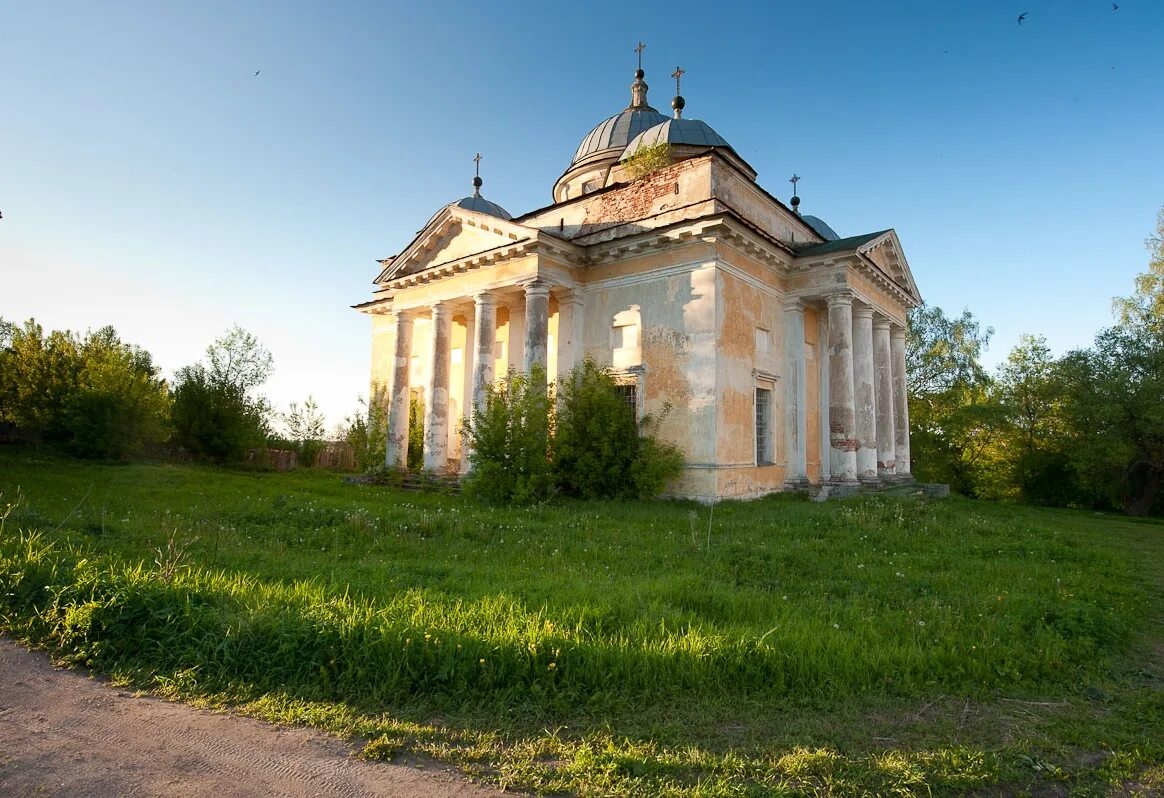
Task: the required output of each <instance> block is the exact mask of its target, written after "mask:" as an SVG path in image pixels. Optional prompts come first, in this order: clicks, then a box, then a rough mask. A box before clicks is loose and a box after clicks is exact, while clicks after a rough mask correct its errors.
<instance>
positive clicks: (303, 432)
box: [283, 396, 326, 466]
mask: <svg viewBox="0 0 1164 798" xmlns="http://www.w3.org/2000/svg"><path fill="white" fill-rule="evenodd" d="M283 423H284V424H285V425H286V427H287V436H288V438H289V439H290V440H291V442H292V443H293V444H294V446H295V450H296V452H297V453H298V455H299V463H300V464H301V465H306V466H311V465H314V463H315V458H316V457H318V456H319V452H320V451H321V450H322V449H323V436H324V425H325V423H326V422H325V419H324V417H323V413H321V412H319V405H317V404H316V403H315V399H313V398H312V397H311V396H308V397H307V399H306V400H305V401H304V402H303V406H302V407H300V405H299V404H298V403H297V402H292V403H291V407H290V412H288V413H287V414H286V415H284V416H283Z"/></svg>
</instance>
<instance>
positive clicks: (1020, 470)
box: [995, 335, 1078, 506]
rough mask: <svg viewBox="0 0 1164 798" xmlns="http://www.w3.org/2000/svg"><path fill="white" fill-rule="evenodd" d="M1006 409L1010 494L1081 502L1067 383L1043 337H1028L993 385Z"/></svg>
mask: <svg viewBox="0 0 1164 798" xmlns="http://www.w3.org/2000/svg"><path fill="white" fill-rule="evenodd" d="M995 386H996V390H997V396H998V401H999V402H1000V403H1001V405H1002V417H1001V419H1000V421H1001V422H1002V424H1003V429H1002V434H1001V436H1000V437H1001V445H1002V447H1003V448H1004V449H1005V459H1006V466H1007V468H1006V472H1007V473H1006V474H1005V480H1006V482H1007V487H1008V488H1009V489H1010V490H1009V491H1008V493H1010V494H1011V495H1013V496H1014V497H1017V498H1021V499H1022V500H1024V501H1027V502H1031V503H1033V504H1050V505H1056V506H1066V505H1068V504H1071V503H1073V502H1075V501H1076V500H1077V499H1078V486H1077V484H1076V480H1075V472H1074V469H1073V467H1072V465H1071V462H1070V459H1069V457H1068V452H1069V450H1070V448H1071V445H1070V442H1069V439H1070V438H1071V432H1070V430H1069V429H1068V427H1067V425H1066V424H1065V422H1064V410H1063V390H1064V386H1063V377H1062V370H1061V368H1060V364H1059V362H1058V361H1056V360H1055V358H1053V357H1052V356H1051V350H1050V349H1049V348H1048V346H1047V341H1046V339H1045V338H1043V337H1042V336H1033V335H1024V336H1023V337H1022V338H1021V339H1020V341H1019V344H1018V345H1017V346H1016V347H1015V348H1014V349H1012V350H1011V352H1010V355H1009V356H1008V357H1007V360H1006V363H1004V364H1003V365H1002V366H1001V367H1000V368H999V372H998V377H997V379H996V380H995Z"/></svg>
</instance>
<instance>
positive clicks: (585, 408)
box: [466, 358, 683, 503]
mask: <svg viewBox="0 0 1164 798" xmlns="http://www.w3.org/2000/svg"><path fill="white" fill-rule="evenodd" d="M542 384H543V379H542V374H541V372H535V375H534V377H533V378H526V377H525V376H523V375H521V374H518V373H517V372H515V371H512V370H511V371H510V372H509V374H508V375H506V378H505V379H504V380H503V381H501V382H500V383H498V384H497V385H495V386H493V387H491V388H490V390H489V394H488V398H487V400H486V407H485V409H484V411H483V412H479V413H477V414H476V415H475V416H474V418H473V421H472V424H471V425H467V431H466V434H467V436H468V438H469V439H470V442H471V444H472V448H473V452H472V454H471V455H470V461H471V463H472V465H473V469H472V472H471V475H470V478H469V482H468V484H467V486H466V487H467V489H468V490H469V492H470V493H471V494H474V495H477V496H480V497H482V498H484V499H486V500H488V501H493V502H517V503H527V502H531V501H538V500H541V499H544V498H547V497H548V496H549V495H550V494H551V493H553V492H555V491H556V492H560V493H562V494H563V495H566V496H572V497H577V498H582V499H603V498H648V497H651V496H656V495H658V494H659V493H660V492H661V491H662V490H663V488H664V487H665V485H666V484H667V482H668V481H669V480H671V479H674V478H675V477H677V476H678V475H679V473H680V472H681V471H682V469H683V454H682V452H680V451H679V449H678V448H677V447H675V446H674V445H673V444H670V443H668V442H666V441H662V440H660V439H659V438H658V428H659V423H660V422H661V420H662V417H655V416H652V415H649V414H648V415H647V416H646V417H645V418H644V419H643V420H642V421H641V422H636V420H635V412H634V409H633V408H631V407H630V405H628V404H627V402H626V400H625V399H624V398H623V397H622V396H620V395H619V393H618V391H617V386H616V384H615V382H614V378H613V377H612V376H611V375H610V373H609V372H608V371H606V370H605V369H603V368H601V367H599V366H598V365H597V364H596V363H595V362H594V361H593V360H591V359H589V358H587V359H586V360H585V361H584V362H583V363H582V364H581V365H580V366H578V367H577V368H575V369H574V370H573V371H571V372H570V374H569V376H568V377H566V378H565V380H563V382H562V384H561V387H560V391H559V393H558V401H557V410H556V412H555V409H554V405H555V403H554V401H553V400H552V398H551V396H550V392H548V391H546V390H541V389H539V388H538V387H537V386H539V385H542ZM669 410H670V406H669V405H666V406H664V409H663V416H665V415H666V413H667V412H668V411H669Z"/></svg>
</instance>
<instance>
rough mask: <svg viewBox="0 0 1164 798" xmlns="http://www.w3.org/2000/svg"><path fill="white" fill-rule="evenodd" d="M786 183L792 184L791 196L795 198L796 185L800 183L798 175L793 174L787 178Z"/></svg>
mask: <svg viewBox="0 0 1164 798" xmlns="http://www.w3.org/2000/svg"><path fill="white" fill-rule="evenodd" d="M788 182H789V183H791V184H792V196H794V197H795V196H796V184H797V183H799V182H800V175H798V174H796V173H795V172H793V173H792V177H790V178H788Z"/></svg>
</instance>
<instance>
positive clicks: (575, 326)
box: [558, 290, 586, 383]
mask: <svg viewBox="0 0 1164 798" xmlns="http://www.w3.org/2000/svg"><path fill="white" fill-rule="evenodd" d="M585 312H586V300H585V299H584V298H583V296H582V294H581V292H579V291H577V290H574V291H570V292H568V293H565V294H559V295H558V381H559V383H560V382H561V381H562V380H563V379H565V378H566V377H567V376H569V374H570V372H571V371H572V370H573V369H574V367H575V366H578V365H580V364H581V363H582V358H583V353H584V348H583V346H582V332H583V323H584V322H585V316H584V314H585Z"/></svg>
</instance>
